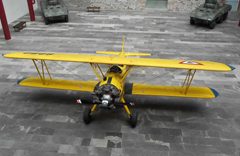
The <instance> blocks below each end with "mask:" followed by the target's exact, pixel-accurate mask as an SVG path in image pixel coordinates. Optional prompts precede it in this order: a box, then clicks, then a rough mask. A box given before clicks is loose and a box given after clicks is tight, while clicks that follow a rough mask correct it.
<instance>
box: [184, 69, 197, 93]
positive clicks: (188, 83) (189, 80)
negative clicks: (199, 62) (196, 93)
mask: <svg viewBox="0 0 240 156" xmlns="http://www.w3.org/2000/svg"><path fill="white" fill-rule="evenodd" d="M195 73H196V70H193V69H189V70H188V73H187V76H186V78H185V80H184V82H183V84H182V88H185V90H184V94H187V92H188V89H189V87H190V86H191V83H192V80H193V78H194V75H195Z"/></svg>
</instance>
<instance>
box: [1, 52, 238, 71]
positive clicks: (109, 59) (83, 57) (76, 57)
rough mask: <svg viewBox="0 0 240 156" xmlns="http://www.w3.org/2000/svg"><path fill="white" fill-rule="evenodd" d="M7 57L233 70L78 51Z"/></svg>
mask: <svg viewBox="0 0 240 156" xmlns="http://www.w3.org/2000/svg"><path fill="white" fill-rule="evenodd" d="M4 57H6V58H15V59H33V60H51V61H66V62H83V63H98V64H121V65H129V66H144V67H159V68H178V69H193V70H210V71H231V70H233V68H232V67H231V66H228V65H226V64H223V63H218V62H210V61H195V60H191V61H186V60H171V59H155V58H125V57H119V56H99V55H90V54H77V53H75V54H74V53H51V52H50V53H48V52H47V53H46V52H45V53H39V52H32V53H31V52H13V53H8V54H5V55H4Z"/></svg>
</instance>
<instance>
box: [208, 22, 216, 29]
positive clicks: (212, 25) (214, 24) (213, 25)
mask: <svg viewBox="0 0 240 156" xmlns="http://www.w3.org/2000/svg"><path fill="white" fill-rule="evenodd" d="M215 26H216V21H215V20H214V21H212V22H211V23H209V28H210V29H214V28H215Z"/></svg>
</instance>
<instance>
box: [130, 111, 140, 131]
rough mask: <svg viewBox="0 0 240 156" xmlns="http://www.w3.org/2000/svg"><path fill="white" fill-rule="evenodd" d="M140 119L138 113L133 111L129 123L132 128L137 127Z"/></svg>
mask: <svg viewBox="0 0 240 156" xmlns="http://www.w3.org/2000/svg"><path fill="white" fill-rule="evenodd" d="M137 120H138V113H137V112H135V111H133V112H132V114H131V115H130V118H129V124H130V126H131V127H132V128H134V127H136V125H137Z"/></svg>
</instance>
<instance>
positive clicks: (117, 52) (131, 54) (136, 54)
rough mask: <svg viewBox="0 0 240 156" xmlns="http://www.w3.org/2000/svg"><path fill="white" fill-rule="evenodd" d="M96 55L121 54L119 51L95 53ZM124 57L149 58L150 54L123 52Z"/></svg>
mask: <svg viewBox="0 0 240 156" xmlns="http://www.w3.org/2000/svg"><path fill="white" fill-rule="evenodd" d="M96 53H97V54H107V55H120V54H121V53H122V52H119V51H96ZM123 54H124V56H151V54H150V53H144V52H124V53H123Z"/></svg>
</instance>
